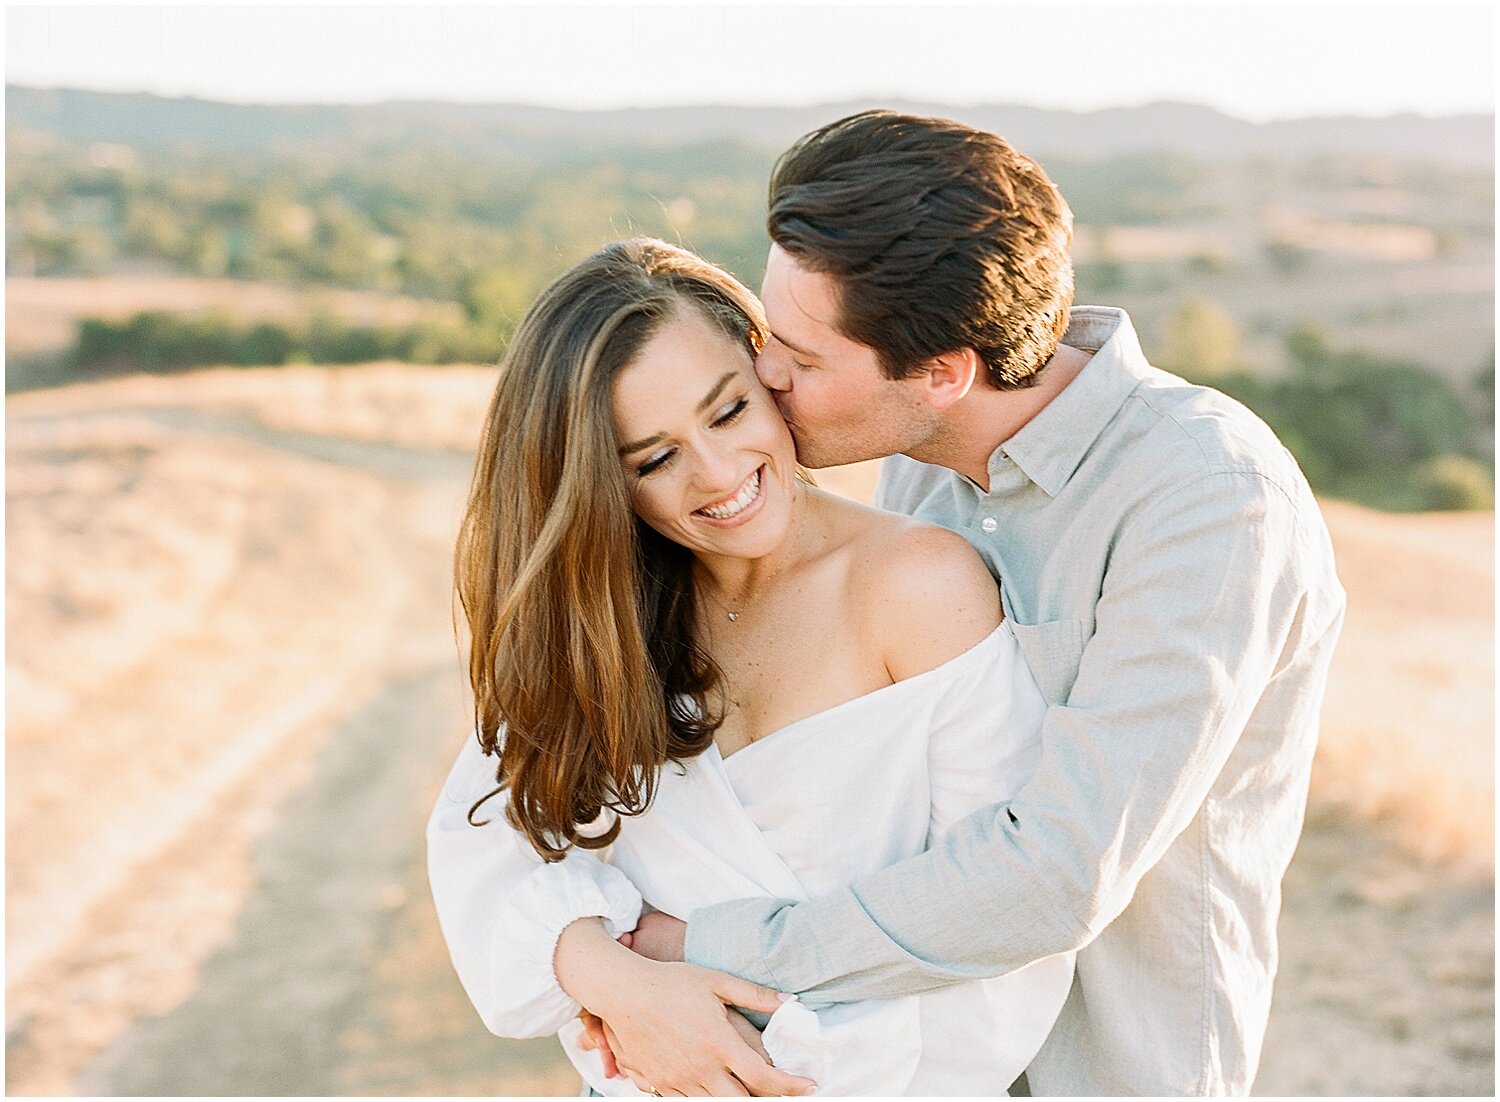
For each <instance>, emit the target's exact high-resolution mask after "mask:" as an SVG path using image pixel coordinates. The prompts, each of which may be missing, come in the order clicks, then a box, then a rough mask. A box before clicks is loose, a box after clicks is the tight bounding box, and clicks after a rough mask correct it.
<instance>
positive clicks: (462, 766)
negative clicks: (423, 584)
mask: <svg viewBox="0 0 1500 1102" xmlns="http://www.w3.org/2000/svg"><path fill="white" fill-rule="evenodd" d="M1045 710H1046V703H1045V701H1044V700H1043V697H1042V694H1041V692H1040V691H1039V690H1038V688H1037V686H1036V683H1035V682H1034V680H1033V679H1032V677H1031V674H1030V672H1029V671H1028V669H1027V667H1026V664H1025V662H1024V660H1023V659H1022V657H1021V653H1020V649H1019V646H1018V644H1017V643H1016V639H1015V636H1014V634H1013V633H1012V632H1011V630H1010V627H1009V625H1008V624H1002V625H1000V627H998V628H997V629H996V630H995V631H994V632H992V633H991V634H990V635H989V636H987V637H986V638H985V639H984V640H983V641H982V642H980V643H978V644H977V645H975V646H974V647H972V648H971V649H969V650H968V651H966V652H964V653H963V654H961V655H959V656H958V657H956V658H954V659H952V660H951V661H948V662H945V663H943V664H942V665H940V666H938V667H936V668H935V669H932V670H929V671H928V672H926V673H923V674H919V675H918V676H916V677H912V678H908V679H906V680H904V681H898V682H896V683H895V684H892V685H888V686H886V687H884V688H882V689H878V690H876V691H874V692H871V693H868V694H866V695H864V696H860V697H857V698H855V699H853V700H850V701H848V702H846V703H844V704H840V705H838V706H836V707H833V708H830V709H827V710H825V711H822V712H819V713H817V714H816V715H812V716H809V717H807V718H805V719H802V720H799V721H797V722H796V723H793V724H790V725H788V726H786V727H783V728H781V729H780V730H778V731H775V732H773V733H771V734H769V735H766V736H765V737H763V738H761V739H759V740H757V741H756V742H754V743H752V744H750V745H749V746H747V747H744V748H743V749H741V750H739V751H737V752H736V753H734V754H731V755H730V756H729V757H728V758H724V757H722V756H721V755H720V753H719V752H718V750H717V748H713V747H711V748H710V749H709V750H708V751H706V752H705V753H704V754H702V755H701V756H699V757H698V758H696V759H694V760H692V761H690V762H688V763H686V764H685V765H683V766H681V767H678V766H668V767H667V769H666V770H665V771H664V773H663V776H662V777H661V779H660V784H659V786H658V792H657V796H656V799H655V801H654V802H653V804H652V806H651V807H650V808H649V809H648V810H647V811H646V812H645V813H643V814H641V815H639V816H634V817H629V818H627V819H625V821H624V823H623V826H622V829H621V832H620V836H619V839H618V840H617V841H616V842H615V844H614V845H613V846H612V847H611V848H610V850H609V851H608V853H607V855H606V856H605V858H604V859H603V860H601V859H600V858H599V857H597V856H595V855H593V854H585V853H577V854H572V855H570V856H569V857H568V858H567V859H566V860H565V861H563V862H560V863H557V864H553V865H542V864H541V863H540V862H539V860H537V859H536V857H535V855H534V854H532V853H531V850H530V848H529V846H527V845H526V843H525V842H524V840H523V839H521V838H520V837H519V836H518V835H516V834H515V832H514V831H512V830H510V828H509V827H507V826H505V825H504V823H503V819H502V818H500V817H499V814H498V812H499V809H498V807H495V808H493V809H492V808H491V807H490V806H489V805H487V806H486V811H488V812H489V813H490V814H493V815H495V816H496V818H497V820H498V821H499V824H500V826H501V828H502V829H500V830H495V829H494V826H495V824H494V823H492V824H491V826H490V827H488V828H484V829H483V830H479V829H476V828H473V827H470V826H468V824H467V823H466V822H460V821H457V820H460V819H461V818H462V814H458V813H457V812H458V809H460V808H461V809H462V812H463V813H466V812H467V809H468V806H469V804H471V803H472V802H473V799H474V798H477V796H478V795H481V794H483V792H485V791H487V790H488V789H489V788H490V787H493V781H492V780H491V779H490V778H491V777H492V776H493V765H492V759H487V758H485V757H483V756H482V755H481V754H479V753H478V748H477V745H475V744H474V742H473V741H472V740H471V742H470V743H469V745H468V746H467V747H466V749H465V751H464V752H463V754H461V755H460V757H459V761H458V762H457V764H456V765H455V766H454V769H453V772H452V774H451V775H450V777H449V782H448V785H447V786H446V787H445V791H444V798H443V799H440V800H439V806H438V808H437V810H436V811H435V812H434V814H433V820H432V824H431V825H430V827H429V870H430V873H431V879H432V883H433V893H434V898H435V899H436V900H437V904H438V913H439V918H440V919H441V921H442V924H443V929H444V934H445V936H446V937H447V939H448V943H449V948H450V950H451V951H452V954H453V958H454V963H455V965H456V966H457V968H458V971H459V976H460V978H461V979H462V980H463V982H464V985H465V987H466V988H467V990H468V991H469V994H470V997H471V998H472V999H473V1000H474V1002H475V1005H476V1006H477V1007H478V1008H479V1010H480V1012H481V1015H483V1016H484V1019H485V1021H486V1024H487V1025H489V1027H490V1028H491V1029H492V1030H494V1031H495V1032H497V1033H501V1034H504V1035H507V1036H537V1035H543V1034H545V1033H549V1032H558V1033H559V1036H560V1039H561V1040H562V1043H563V1047H564V1050H565V1051H566V1052H567V1054H568V1056H569V1058H570V1059H571V1060H572V1061H573V1063H574V1064H575V1066H576V1067H577V1068H578V1069H579V1072H580V1073H581V1074H582V1075H583V1077H584V1079H585V1081H586V1082H587V1084H588V1085H589V1086H591V1087H592V1088H593V1089H594V1090H595V1091H597V1092H599V1093H601V1094H605V1095H613V1096H621V1095H626V1096H633V1095H638V1094H639V1092H638V1091H636V1089H635V1088H634V1087H633V1086H632V1085H631V1084H630V1083H629V1082H628V1081H626V1080H618V1079H616V1080H611V1079H605V1078H604V1076H603V1074H602V1069H601V1068H600V1065H599V1059H598V1055H597V1054H596V1053H594V1052H590V1051H584V1050H582V1049H580V1048H578V1046H577V1044H576V1041H577V1037H578V1035H579V1033H580V1032H581V1027H580V1026H579V1025H578V1023H577V1022H576V1021H575V1020H574V1015H575V1014H576V1013H577V1010H578V1005H577V1004H576V1003H575V1002H573V1001H572V1000H571V999H570V998H569V997H568V996H567V995H566V994H565V993H564V992H562V990H561V989H560V988H559V987H558V986H557V981H556V977H555V976H554V975H553V973H552V966H551V959H552V951H553V949H554V948H555V945H556V940H557V937H558V936H559V935H560V934H561V932H562V930H563V929H564V928H565V927H566V926H567V925H568V924H569V923H570V922H572V921H574V920H575V919H577V918H580V917H585V916H588V915H600V916H602V917H603V918H604V919H605V923H606V926H607V927H608V928H609V929H610V931H611V933H615V934H617V933H619V932H622V931H624V930H628V929H630V928H631V927H633V926H634V924H635V922H636V921H637V920H638V917H639V913H640V910H641V905H642V897H644V899H645V900H646V901H649V904H650V905H651V906H652V907H654V908H655V909H657V910H661V911H665V912H667V913H669V914H674V915H677V916H678V917H680V918H684V919H686V918H688V917H689V916H690V915H691V914H692V912H693V911H694V910H695V909H697V908H699V907H703V906H707V905H709V904H712V903H718V902H723V901H725V900H729V899H739V898H745V897H747V896H772V897H776V898H783V899H798V900H800V899H807V898H811V897H814V896H817V895H819V894H822V893H825V892H828V891H832V890H834V889H836V888H840V887H844V886H846V885H848V884H849V883H851V882H853V881H855V880H857V879H859V878H860V877H862V876H865V875H867V874H869V873H871V872H874V871H876V870H878V869H880V868H883V867H885V866H886V865H889V864H892V863H894V862H896V861H899V860H902V859H903V858H906V857H910V856H913V855H915V854H917V853H920V852H921V851H922V850H924V849H926V848H928V847H929V846H932V845H935V844H940V841H941V837H942V835H943V833H944V831H946V830H947V828H948V827H949V826H951V825H952V824H953V823H954V822H956V821H958V820H959V819H961V818H963V817H965V816H967V815H968V814H970V813H973V812H976V811H978V810H980V809H982V808H986V807H991V806H993V805H994V804H996V803H997V802H1000V801H1003V800H1006V799H1008V798H1010V797H1011V796H1012V795H1014V793H1015V792H1016V791H1017V790H1018V789H1019V788H1020V787H1021V785H1023V784H1024V783H1025V782H1026V781H1027V780H1028V779H1029V778H1030V777H1031V775H1032V774H1033V773H1034V772H1035V770H1036V766H1037V763H1038V761H1039V760H1040V757H1041V738H1040V732H1041V723H1042V715H1043V713H1044V711H1045ZM498 799H499V798H498V797H497V801H498ZM494 802H495V801H492V803H494ZM465 830H466V831H468V832H469V833H468V835H464V834H463V833H462V831H465ZM481 837H482V838H483V841H480V840H479V839H480V838H481ZM523 851H524V852H523ZM527 855H530V859H529V860H527ZM476 892H477V893H482V895H483V896H484V898H485V899H489V900H493V904H494V905H493V906H492V907H488V906H484V905H482V903H483V900H481V899H476V897H475V893H476ZM479 916H482V920H481V919H480V917H479ZM1072 974H1073V957H1072V954H1063V955H1060V956H1057V957H1049V958H1047V959H1046V960H1043V961H1038V962H1036V963H1034V964H1031V965H1029V966H1027V967H1026V968H1023V969H1021V970H1019V971H1017V972H1013V973H1010V974H1009V975H1006V976H1001V977H997V978H994V979H986V980H976V981H971V982H968V983H962V984H958V985H956V986H953V987H949V988H945V989H942V990H939V991H933V992H929V993H927V994H923V995H915V996H908V997H905V998H899V999H876V1000H868V1001H865V1002H858V1003H845V1004H840V1005H836V1006H832V1007H826V1008H818V1009H816V1010H814V1009H810V1008H809V1006H808V1005H805V1004H804V1003H801V1002H793V1003H788V1004H786V1005H785V1006H783V1007H782V1008H781V1009H780V1010H778V1011H777V1012H776V1014H775V1015H773V1016H772V1018H771V1022H770V1024H769V1025H768V1026H767V1029H766V1032H765V1044H766V1048H767V1051H768V1052H769V1053H770V1055H771V1057H772V1059H773V1061H774V1062H775V1063H776V1065H777V1066H778V1067H780V1068H783V1069H785V1070H787V1071H790V1072H793V1073H796V1074H803V1075H807V1076H810V1077H811V1078H813V1079H815V1080H817V1082H818V1083H819V1085H820V1090H819V1093H820V1094H830V1095H899V1094H926V1095H932V1094H947V1095H998V1094H1002V1093H1004V1091H1005V1089H1006V1087H1008V1086H1009V1084H1010V1083H1011V1082H1012V1081H1013V1080H1014V1079H1015V1078H1016V1076H1018V1075H1019V1074H1020V1073H1021V1072H1022V1071H1023V1070H1025V1068H1026V1065H1027V1063H1028V1062H1029V1061H1030V1059H1031V1057H1032V1056H1033V1055H1034V1054H1035V1053H1036V1051H1037V1049H1038V1048H1040V1047H1041V1044H1042V1041H1043V1040H1044V1039H1045V1038H1046V1036H1047V1033H1048V1032H1049V1031H1050V1029H1051V1028H1052V1024H1053V1022H1054V1021H1055V1020H1056V1018H1057V1015H1058V1013H1059V1011H1060V1010H1061V1008H1062V1005H1063V1001H1064V999H1065V998H1066V996H1067V993H1068V989H1069V987H1070V985H1071V982H1072Z"/></svg>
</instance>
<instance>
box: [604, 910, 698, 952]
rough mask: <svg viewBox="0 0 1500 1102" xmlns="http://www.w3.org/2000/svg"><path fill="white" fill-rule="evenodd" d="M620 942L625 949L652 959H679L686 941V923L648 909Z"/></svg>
mask: <svg viewBox="0 0 1500 1102" xmlns="http://www.w3.org/2000/svg"><path fill="white" fill-rule="evenodd" d="M626 938H628V939H629V940H626ZM620 942H621V944H623V945H624V946H625V947H626V948H627V949H630V950H632V951H634V952H637V953H639V954H640V955H641V956H643V957H650V958H651V959H652V960H660V961H680V960H682V948H683V945H684V944H686V942H687V923H686V922H684V921H682V919H680V918H674V917H672V916H671V915H669V914H663V913H662V912H661V911H648V912H647V913H646V914H643V915H641V920H640V922H638V923H636V927H635V929H634V930H632V931H631V932H630V933H629V934H627V935H626V936H625V937H623V938H621V939H620Z"/></svg>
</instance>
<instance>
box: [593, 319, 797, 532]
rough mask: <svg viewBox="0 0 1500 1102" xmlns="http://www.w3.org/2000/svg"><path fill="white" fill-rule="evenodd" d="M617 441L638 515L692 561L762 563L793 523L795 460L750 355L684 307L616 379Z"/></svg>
mask: <svg viewBox="0 0 1500 1102" xmlns="http://www.w3.org/2000/svg"><path fill="white" fill-rule="evenodd" d="M614 421H615V438H616V439H617V440H618V441H619V442H620V468H621V470H622V471H623V472H624V475H625V480H626V485H627V487H628V488H629V490H630V496H631V501H632V503H633V505H634V507H635V511H636V515H638V516H639V517H640V518H641V519H642V520H643V521H645V522H646V523H647V524H649V525H650V526H651V527H652V528H654V529H656V531H658V532H660V533H661V534H662V535H663V536H666V537H667V538H668V539H670V540H673V541H675V542H677V543H680V544H682V545H683V546H685V547H688V548H690V549H691V550H692V551H694V552H695V553H699V554H708V555H729V556H734V557H737V558H759V557H760V556H762V555H766V554H769V553H770V552H772V551H774V550H775V549H776V548H777V547H778V546H780V544H781V541H782V539H783V538H784V536H785V535H786V532H787V529H788V527H789V524H790V521H791V503H792V496H793V494H794V493H795V492H796V485H797V483H796V458H795V452H794V449H793V445H792V437H791V434H790V433H789V432H787V428H786V423H785V422H784V421H783V420H782V419H781V416H780V414H778V413H777V412H776V405H775V403H774V402H772V400H771V397H770V394H769V393H768V392H767V391H766V390H765V388H764V387H762V386H761V385H760V382H759V381H758V380H757V379H756V377H755V368H754V364H753V362H752V361H751V358H750V353H749V351H748V350H747V349H746V348H745V347H744V346H743V345H741V344H737V343H736V342H735V341H734V340H732V339H731V338H729V337H728V336H726V335H725V334H724V333H723V332H721V331H720V330H719V329H718V328H716V327H715V326H714V325H713V324H712V323H711V322H709V321H708V320H707V319H706V318H704V317H703V316H702V315H700V314H699V313H698V311H697V310H696V309H695V308H693V307H691V306H687V305H684V306H683V307H682V308H681V309H679V311H678V312H677V314H676V315H675V316H673V317H672V318H670V319H668V320H667V321H665V322H664V323H662V325H661V326H660V328H658V329H657V331H656V334H655V335H654V336H653V337H652V338H651V340H650V341H649V342H648V343H647V344H646V346H645V347H644V348H643V349H641V352H640V354H639V355H638V356H636V358H635V359H634V360H632V361H631V362H630V364H628V365H627V366H626V367H625V368H624V369H623V370H622V371H621V372H620V373H619V374H618V375H617V376H616V377H615V381H614Z"/></svg>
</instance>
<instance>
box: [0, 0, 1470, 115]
mask: <svg viewBox="0 0 1500 1102" xmlns="http://www.w3.org/2000/svg"><path fill="white" fill-rule="evenodd" d="M5 38H6V47H5V77H6V81H7V82H10V83H17V84H26V85H32V86H41V87H76V88H92V89H102V90H108V91H149V92H156V93H159V94H164V95H195V96H201V97H206V98H212V99H225V100H231V101H235V102H247V103H251V102H253V103H289V102H303V103H368V102H374V101H378V100H384V99H397V98H401V99H416V98H420V99H441V100H457V101H466V102H512V103H517V102H518V103H534V104H548V105H553V106H559V107H621V106H658V105H663V104H680V103H700V104H701V103H717V104H756V105H782V104H789V105H811V104H816V103H826V102H830V101H836V100H847V99H855V98H877V99H887V98H889V99H895V98H901V99H913V100H922V101H927V102H933V103H947V104H955V105H963V104H974V103H1011V104H1027V105H1032V106H1037V107H1061V108H1071V109H1075V110H1092V109H1097V108H1100V107H1115V106H1135V105H1139V104H1142V103H1148V102H1151V101H1154V100H1162V99H1172V100H1182V101H1187V102H1193V103H1203V104H1207V105H1209V106H1212V107H1217V108H1219V109H1220V110H1222V111H1225V112H1227V113H1229V114H1232V115H1237V116H1239V117H1241V118H1245V119H1250V120H1253V121H1266V120H1269V119H1273V118H1288V117H1296V116H1304V115H1311V114H1360V115H1380V114H1388V113H1392V112H1397V111H1415V112H1419V113H1422V114H1445V113H1450V112H1458V111H1487V112H1488V111H1493V110H1494V104H1495V14H1494V9H1493V7H1492V6H1491V5H1488V4H1484V5H1468V6H1454V7H1418V6H1416V5H1408V6H1366V5H1327V6H1307V5H1303V6H1298V7H1290V6H1285V7H1283V6H1269V5H1243V6H1226V5H1210V4H1199V5H1193V6H1167V7H1162V6H1155V7H1148V6H1141V5H1123V4H1112V5H1048V6H1045V7H1043V6H1034V5H1005V4H989V5H985V6H982V7H981V6H942V5H928V6H922V7H914V6H898V5H890V6H875V5H869V4H858V5H854V4H840V5H817V6H814V5H774V6H767V5H729V6H722V5H721V6H716V7H706V6H690V7H685V6H667V5H636V4H632V5H626V4H612V5H605V6H590V7H567V6H558V5H553V6H547V7H533V6H500V5H493V6H485V7H472V6H469V7H450V6H436V5H434V6H420V7H417V6H408V5H378V4H334V5H325V6H310V5H302V4H298V5H265V6H255V7H226V6H218V5H209V4H204V5H201V6H197V7H140V6H123V5H121V6H116V5H109V6H93V5H74V4H54V5H45V6H42V5H26V6H22V5H13V6H8V7H7V8H6V12H5Z"/></svg>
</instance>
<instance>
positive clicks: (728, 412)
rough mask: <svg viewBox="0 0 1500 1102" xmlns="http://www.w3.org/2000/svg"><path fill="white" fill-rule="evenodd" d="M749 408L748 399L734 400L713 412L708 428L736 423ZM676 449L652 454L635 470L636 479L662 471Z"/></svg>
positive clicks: (723, 426)
mask: <svg viewBox="0 0 1500 1102" xmlns="http://www.w3.org/2000/svg"><path fill="white" fill-rule="evenodd" d="M749 408H750V399H749V398H748V397H744V398H736V399H735V400H734V401H732V402H729V403H727V404H725V405H723V406H720V407H719V408H718V409H717V410H715V411H714V418H713V420H712V421H710V422H709V427H710V428H716V429H722V428H727V427H728V426H729V425H732V424H734V423H735V422H736V421H738V420H739V419H740V417H741V415H743V414H744V412H745V410H747V409H749ZM676 455H677V449H676V448H663V449H662V450H661V451H659V452H653V453H652V454H651V455H650V456H649V457H647V459H646V461H645V462H644V463H642V464H641V465H640V466H639V467H637V468H636V469H635V473H636V477H637V478H645V477H646V476H647V475H649V474H655V473H656V472H657V471H660V470H664V469H665V468H666V467H667V466H668V465H669V464H670V463H671V462H672V460H673V459H674V458H675V457H676Z"/></svg>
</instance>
